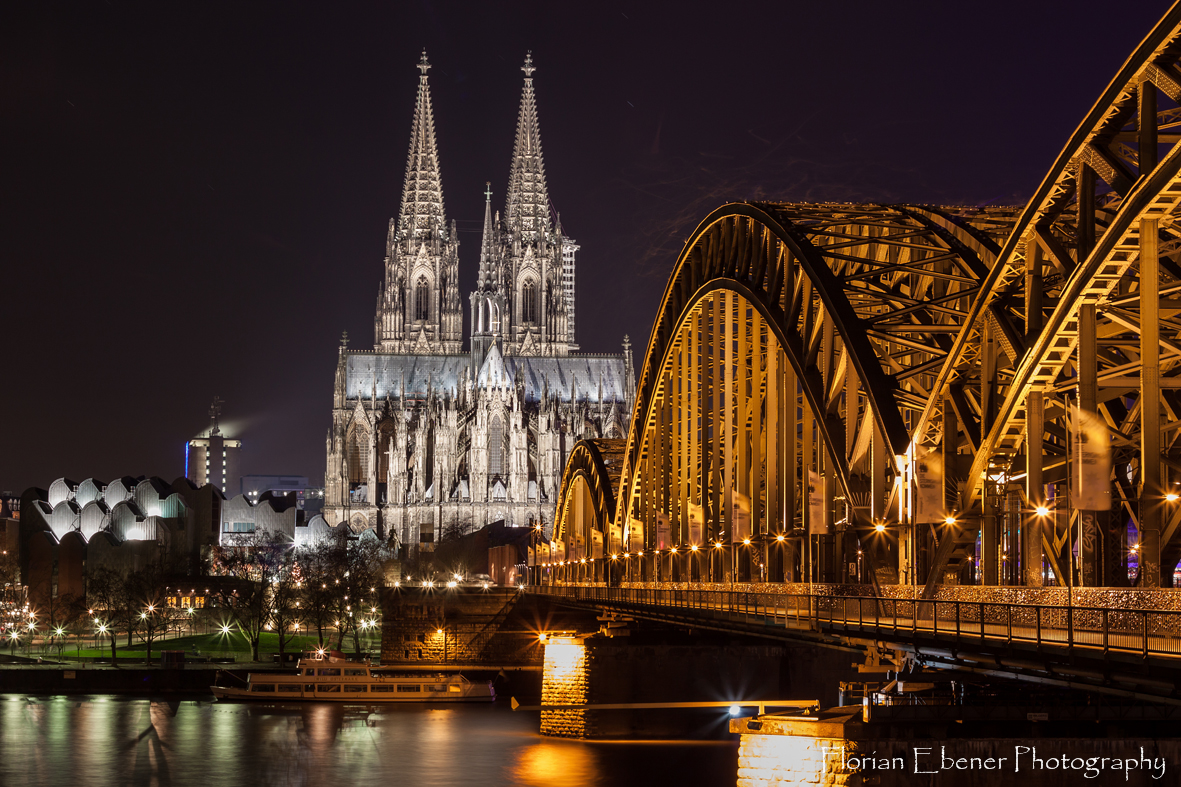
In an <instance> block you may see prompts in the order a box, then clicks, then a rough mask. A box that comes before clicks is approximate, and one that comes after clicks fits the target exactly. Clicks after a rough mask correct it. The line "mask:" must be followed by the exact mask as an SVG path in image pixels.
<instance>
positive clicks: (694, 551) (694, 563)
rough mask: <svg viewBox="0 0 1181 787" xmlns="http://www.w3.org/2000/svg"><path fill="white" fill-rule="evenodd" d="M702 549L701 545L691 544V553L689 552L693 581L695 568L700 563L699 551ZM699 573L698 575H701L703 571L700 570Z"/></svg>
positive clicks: (690, 578)
mask: <svg viewBox="0 0 1181 787" xmlns="http://www.w3.org/2000/svg"><path fill="white" fill-rule="evenodd" d="M700 549H701V548H700V547H699V546H697V545H696V544H690V545H689V553H690V554H689V581H690V582H692V581H693V569H694V568H695V567H697V566H698V565H699V563H698V559H699V556H698V554H697V552H698V550H700ZM697 573H698V576H700V574H701V572H700V571H698V572H697Z"/></svg>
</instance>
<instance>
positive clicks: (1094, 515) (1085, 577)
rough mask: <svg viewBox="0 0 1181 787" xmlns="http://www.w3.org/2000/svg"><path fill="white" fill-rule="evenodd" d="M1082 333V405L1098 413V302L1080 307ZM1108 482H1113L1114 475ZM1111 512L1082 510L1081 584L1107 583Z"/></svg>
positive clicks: (1078, 474)
mask: <svg viewBox="0 0 1181 787" xmlns="http://www.w3.org/2000/svg"><path fill="white" fill-rule="evenodd" d="M1078 333H1079V341H1078V408H1079V410H1080V411H1082V412H1084V413H1087V414H1089V415H1095V414H1096V413H1097V411H1098V405H1099V382H1098V377H1099V375H1098V342H1097V337H1096V333H1095V304H1093V303H1085V304H1083V305H1082V306H1080V307H1079V314H1078ZM1080 434H1081V429H1080ZM1079 457H1080V453H1079V452H1077V451H1076V452H1074V455H1073V457H1072V458H1074V459H1076V460H1077V459H1078V458H1079ZM1080 475H1081V474H1080V473H1078V472H1076V473H1075V474H1074V478H1075V482H1076V483H1077V479H1078V478H1079V477H1080ZM1082 477H1086V476H1082ZM1088 482H1089V481H1088ZM1107 483H1108V484H1110V483H1111V481H1110V479H1108V481H1107ZM1108 515H1109V511H1079V512H1078V562H1079V585H1080V586H1081V587H1097V586H1101V585H1103V584H1105V583H1104V581H1103V576H1104V570H1103V552H1104V550H1103V544H1104V542H1105V541H1106V540H1107V538H1108V537H1109V536H1108V535H1107V534H1106V533H1105V532H1104V531H1105V530H1106V529H1107V528H1106V525H1107V519H1108Z"/></svg>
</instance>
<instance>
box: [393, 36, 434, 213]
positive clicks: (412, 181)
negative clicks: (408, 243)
mask: <svg viewBox="0 0 1181 787" xmlns="http://www.w3.org/2000/svg"><path fill="white" fill-rule="evenodd" d="M430 68H431V64H430V63H429V62H427V58H426V50H425V49H424V50H423V52H422V59H421V60H420V61H419V62H418V69H419V71H420V72H421V75H420V76H419V78H418V97H417V98H416V99H415V102H414V122H413V124H412V125H411V127H410V154H409V156H408V157H407V160H406V181H405V183H404V185H403V187H402V210H401V211H400V212H399V214H398V232H399V233H401V234H403V235H404V234H406V233H411V232H415V231H416V230H417V231H424V230H430V229H437V230H442V229H444V225H445V219H444V216H445V213H444V211H443V179H442V177H441V176H440V175H439V149H438V145H437V144H436V142H435V113H434V111H433V110H432V109H431V89H430V86H429V85H428V84H427V75H426V72H427V71H429V70H430Z"/></svg>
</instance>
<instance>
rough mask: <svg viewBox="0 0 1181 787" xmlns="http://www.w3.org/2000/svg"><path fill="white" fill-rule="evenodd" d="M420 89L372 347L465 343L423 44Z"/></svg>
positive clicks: (435, 347)
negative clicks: (400, 206)
mask: <svg viewBox="0 0 1181 787" xmlns="http://www.w3.org/2000/svg"><path fill="white" fill-rule="evenodd" d="M417 67H418V71H419V76H418V96H417V97H416V98H415V101H414V119H413V121H412V122H411V125H410V153H409V155H408V156H407V159H406V181H405V183H404V185H403V187H402V208H401V210H400V212H399V213H398V217H397V218H396V219H390V229H389V234H388V236H387V238H386V257H385V279H384V281H383V282H382V285H381V290H380V292H379V293H378V298H377V315H376V318H375V320H374V343H373V347H374V349H375V350H378V351H380V352H415V353H420V354H428V355H441V354H446V353H452V352H458V351H459V349H460V347H461V345H462V343H463V307H462V305H461V302H460V299H459V254H458V246H459V242H458V240H456V237H455V224H454V222H452V223H451V224H450V225H448V224H447V218H446V212H445V211H444V209H443V179H442V176H441V175H440V174H439V151H438V146H437V145H436V142H435V116H434V111H433V110H432V108H431V89H430V85H429V83H428V82H427V72H428V71H430V68H431V64H430V61H428V60H427V56H426V50H423V53H422V58H421V59H420V60H419V61H418V66H417Z"/></svg>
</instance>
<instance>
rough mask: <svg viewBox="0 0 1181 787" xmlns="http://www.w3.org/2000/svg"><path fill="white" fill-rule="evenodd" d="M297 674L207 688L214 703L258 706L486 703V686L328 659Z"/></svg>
mask: <svg viewBox="0 0 1181 787" xmlns="http://www.w3.org/2000/svg"><path fill="white" fill-rule="evenodd" d="M296 671H297V674H295V675H290V674H286V675H284V674H277V673H273V672H252V673H250V674H249V675H247V677H246V685H245V686H216V685H215V686H211V687H210V689H211V690H212V691H213V696H214V697H216V698H217V699H219V700H248V701H264V702H357V703H365V704H370V703H375V702H383V703H384V702H481V701H483V702H491V701H492V700H494V699H496V692H495V690H494V689H493V688H492V683H491V681H487V682H476V681H470V680H468V679H467V678H465V677H463V676H462V675H458V674H453V675H441V674H434V675H405V674H397V675H395V674H393V673H390V672H384V671H382V670H381V669H380V668H378V667H372V666H370V665H369V664H368V663H365V662H358V661H348V660H346V659H343V658H339V657H334V656H316V657H311V658H302V659H300V660H299V664H298V668H297V670H296Z"/></svg>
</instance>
